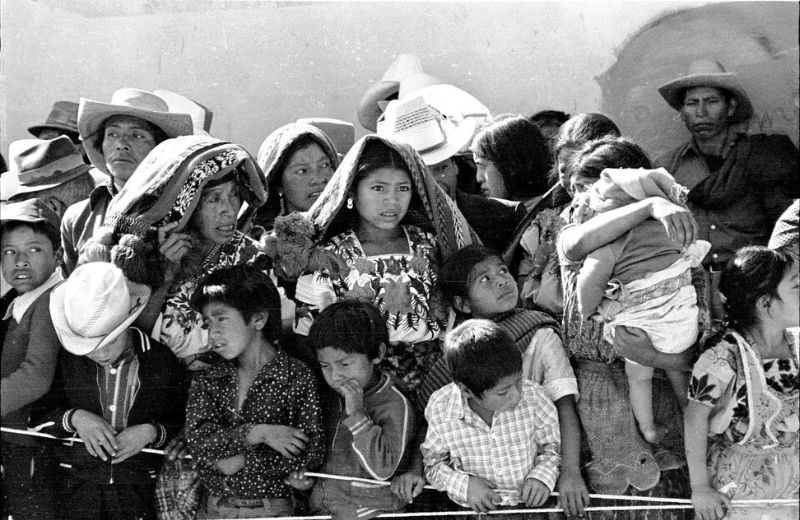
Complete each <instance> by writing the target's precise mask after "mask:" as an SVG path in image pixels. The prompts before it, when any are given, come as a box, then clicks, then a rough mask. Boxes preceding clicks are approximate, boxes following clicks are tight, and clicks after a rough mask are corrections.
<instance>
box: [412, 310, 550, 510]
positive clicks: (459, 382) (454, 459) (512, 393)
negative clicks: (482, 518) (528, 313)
mask: <svg viewBox="0 0 800 520" xmlns="http://www.w3.org/2000/svg"><path fill="white" fill-rule="evenodd" d="M444 356H445V360H446V361H447V364H448V365H449V367H450V372H451V374H452V377H453V382H452V383H450V384H448V385H447V386H445V387H443V388H440V389H439V390H437V391H436V392H434V393H433V395H432V396H431V398H430V400H429V401H428V405H427V407H426V408H425V418H426V419H427V421H428V432H427V435H426V437H425V442H423V444H422V446H421V449H422V456H423V463H424V465H425V476H426V478H427V479H428V481H429V482H430V483H431V484H433V485H434V486H435V487H436V488H437V489H439V490H440V491H446V492H447V494H448V496H449V497H450V498H451V499H452V500H453V501H454V502H456V503H458V504H460V505H462V506H465V507H470V508H472V509H474V510H476V511H479V512H482V513H485V512H487V511H490V510H493V509H496V508H497V506H498V505H515V504H519V503H524V504H526V505H527V506H529V507H535V506H540V505H542V504H543V503H544V502H545V501H546V500H547V498H548V497H549V496H550V493H551V492H552V491H553V488H554V487H555V484H556V480H557V479H558V467H559V464H560V463H561V455H560V450H561V436H560V433H559V424H558V415H557V412H556V408H555V405H553V403H552V401H550V400H549V399H548V398H547V397H546V396H545V394H544V392H543V390H542V387H541V386H539V385H537V384H536V383H532V382H530V381H523V379H522V354H520V352H519V349H517V347H516V346H515V345H514V343H513V341H512V340H511V338H510V337H509V336H508V334H507V333H506V332H504V331H503V330H502V329H501V328H500V327H499V326H498V325H497V324H496V323H494V322H492V321H489V320H467V321H465V322H464V323H463V324H461V325H459V326H458V327H456V328H455V329H453V331H452V332H450V334H448V335H447V338H446V339H445V344H444Z"/></svg>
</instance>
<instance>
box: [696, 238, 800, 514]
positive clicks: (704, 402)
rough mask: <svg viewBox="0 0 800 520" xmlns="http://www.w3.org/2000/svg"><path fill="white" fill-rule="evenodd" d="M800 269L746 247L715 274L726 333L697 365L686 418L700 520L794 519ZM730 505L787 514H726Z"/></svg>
mask: <svg viewBox="0 0 800 520" xmlns="http://www.w3.org/2000/svg"><path fill="white" fill-rule="evenodd" d="M797 267H798V266H797V260H796V259H793V258H792V256H791V255H790V254H788V252H786V251H772V250H770V249H767V248H765V247H761V246H751V247H745V248H743V249H740V250H739V251H737V252H736V253H735V255H734V257H733V260H732V261H731V262H729V263H728V265H727V267H726V268H725V270H724V271H723V273H722V279H721V281H720V290H721V291H722V293H723V294H724V295H725V297H726V302H725V310H726V311H727V313H728V320H729V326H728V328H726V329H725V330H724V331H722V332H721V333H720V334H719V335H717V336H716V337H715V338H714V339H713V340H712V341H710V342H709V344H708V345H707V346H708V347H709V348H708V350H706V351H705V352H704V353H703V354H702V355H701V356H700V359H698V360H697V363H695V365H694V370H693V371H692V380H691V385H690V387H689V405H688V407H687V409H686V416H685V434H684V435H685V439H686V441H685V444H686V459H687V462H688V464H689V475H690V477H691V483H692V503H693V504H694V507H695V512H696V514H697V518H699V519H700V520H718V519H721V518H723V517H725V518H731V519H738V518H742V519H744V518H775V519H783V518H786V519H789V518H791V519H795V518H797V513H798V507H797V498H798V482H800V470H798V398H799V397H800V388H799V387H798V363H800V359H798V356H799V355H800V354H799V351H798V335H797V331H798V329H797V326H798V325H799V324H800V323H798V316H800V309H799V308H798V301H800V294H799V293H798V269H797ZM787 329H788V330H787ZM790 331H791V333H790ZM731 498H733V499H792V500H794V504H793V505H792V506H786V507H785V508H775V507H774V506H773V507H770V506H769V505H760V506H759V505H751V506H750V507H742V506H741V505H740V506H736V507H733V508H731Z"/></svg>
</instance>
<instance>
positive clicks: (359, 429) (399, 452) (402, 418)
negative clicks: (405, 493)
mask: <svg viewBox="0 0 800 520" xmlns="http://www.w3.org/2000/svg"><path fill="white" fill-rule="evenodd" d="M391 391H393V392H394V393H395V394H396V395H395V399H394V400H393V401H392V403H391V405H390V406H385V407H382V408H381V409H380V410H375V411H374V412H371V413H368V412H367V411H365V410H364V409H361V410H356V411H355V412H354V413H352V414H350V415H348V416H347V417H345V418H344V420H343V421H342V423H343V424H344V425H345V426H346V427H347V428H348V429H349V430H350V433H351V434H352V436H353V444H352V447H353V450H355V452H356V454H357V455H358V458H359V460H360V461H361V467H363V468H364V469H365V470H366V471H367V472H368V473H369V474H370V475H371V476H372V478H374V479H377V480H388V479H390V478H392V476H393V475H394V474H395V472H396V471H397V467H398V466H399V465H400V462H401V461H402V460H403V457H404V456H405V454H406V449H407V447H408V445H409V444H410V441H411V440H412V439H413V438H414V409H413V408H412V406H411V403H410V402H409V401H408V399H406V398H405V396H403V395H402V394H401V393H400V391H399V390H397V389H396V388H394V387H392V389H391Z"/></svg>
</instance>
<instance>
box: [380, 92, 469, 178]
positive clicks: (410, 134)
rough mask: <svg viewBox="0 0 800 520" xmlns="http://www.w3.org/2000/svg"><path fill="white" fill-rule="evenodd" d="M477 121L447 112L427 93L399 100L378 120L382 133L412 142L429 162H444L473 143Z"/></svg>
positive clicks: (387, 136) (413, 146) (393, 102)
mask: <svg viewBox="0 0 800 520" xmlns="http://www.w3.org/2000/svg"><path fill="white" fill-rule="evenodd" d="M475 128H476V120H475V119H474V118H464V117H461V116H460V115H459V114H455V113H453V112H451V113H443V112H440V111H439V110H437V109H436V108H434V107H433V106H432V105H431V104H430V103H428V101H427V99H426V98H425V97H423V96H412V97H409V98H407V99H396V100H394V101H391V102H390V103H389V105H388V106H387V107H386V111H385V112H384V113H383V115H382V116H381V118H380V119H379V120H378V135H379V136H381V137H386V138H389V139H394V140H396V141H400V142H403V143H406V144H409V145H411V147H412V148H414V150H416V151H417V153H419V155H420V156H421V157H422V160H423V161H424V162H425V164H427V165H432V164H436V163H440V162H442V161H444V160H445V159H449V158H450V157H452V156H453V155H455V154H457V153H458V152H459V151H460V150H461V149H462V148H465V147H466V146H467V145H469V143H470V141H471V140H472V136H473V135H474V134H475Z"/></svg>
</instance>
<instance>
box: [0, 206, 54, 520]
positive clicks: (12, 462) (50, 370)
mask: <svg viewBox="0 0 800 520" xmlns="http://www.w3.org/2000/svg"><path fill="white" fill-rule="evenodd" d="M58 226H59V219H58V215H56V213H55V212H54V211H53V210H51V209H50V208H49V207H48V206H47V205H46V204H44V203H43V202H42V201H41V200H39V199H29V200H26V201H23V202H16V203H12V204H3V206H2V208H0V232H1V233H2V236H1V237H0V246H1V247H2V270H3V278H5V280H6V281H7V282H8V283H9V285H11V290H9V291H8V293H6V294H5V296H3V299H2V316H3V321H2V325H0V337H2V342H3V350H2V359H0V372H2V383H0V393H1V394H2V396H0V409H2V421H0V423H1V424H2V425H3V426H5V427H9V428H18V429H25V428H27V427H28V418H29V415H30V410H31V407H32V405H33V404H34V402H35V401H37V400H38V399H39V398H40V397H42V396H43V395H45V393H47V391H48V390H49V389H50V385H51V383H52V382H53V375H54V374H55V370H56V361H57V359H58V352H59V350H60V349H61V344H60V343H59V342H58V337H57V336H56V331H55V329H53V322H52V321H51V320H50V311H49V310H48V306H49V305H50V289H52V288H53V286H55V285H56V284H57V283H58V282H60V281H61V271H60V269H58V263H59V262H58V259H59V258H61V249H60V247H59V243H60V242H59V241H60V239H59V233H58ZM2 445H3V459H2V460H3V496H4V497H5V501H6V506H5V507H4V510H5V509H8V510H9V513H10V514H13V516H14V518H19V519H23V518H48V515H49V513H48V508H47V503H48V500H47V497H48V496H49V495H50V494H51V493H49V491H48V490H49V488H48V487H47V483H46V479H47V475H46V473H47V471H42V469H44V468H45V464H46V463H47V461H46V459H47V458H48V457H47V456H46V455H45V454H44V453H43V451H42V446H41V445H40V443H38V442H35V441H32V440H30V438H28V437H21V436H19V435H6V434H3V443H2ZM31 468H34V471H33V472H32V471H31ZM43 479H44V480H43ZM42 497H43V498H42Z"/></svg>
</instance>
